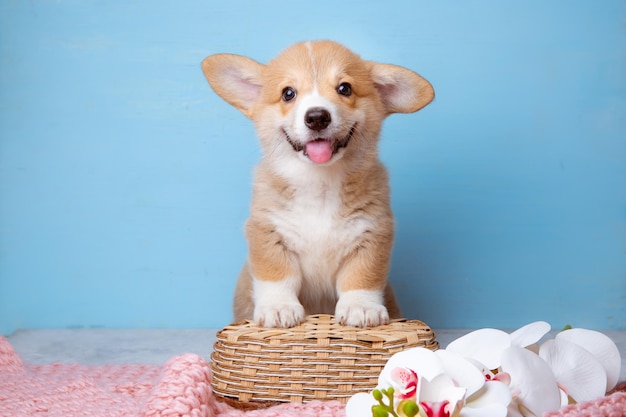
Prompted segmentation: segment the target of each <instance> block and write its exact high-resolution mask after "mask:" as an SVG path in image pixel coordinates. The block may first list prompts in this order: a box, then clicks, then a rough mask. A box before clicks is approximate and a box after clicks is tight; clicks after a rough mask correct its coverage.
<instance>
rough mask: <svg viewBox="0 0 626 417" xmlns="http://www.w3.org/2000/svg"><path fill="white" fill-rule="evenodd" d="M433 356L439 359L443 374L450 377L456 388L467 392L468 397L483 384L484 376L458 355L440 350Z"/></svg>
mask: <svg viewBox="0 0 626 417" xmlns="http://www.w3.org/2000/svg"><path fill="white" fill-rule="evenodd" d="M435 355H437V356H438V357H439V359H441V362H442V363H443V366H444V368H445V373H446V374H447V375H450V377H452V379H453V380H454V382H455V383H456V384H457V385H458V386H460V387H464V388H465V389H466V390H467V394H466V395H467V396H468V397H469V396H471V395H472V394H474V393H475V392H476V391H478V390H479V389H481V388H482V386H483V385H484V384H485V376H484V375H483V373H482V372H481V371H480V369H478V368H477V367H476V366H474V364H472V363H471V362H470V361H468V360H467V359H465V358H464V357H463V356H461V355H459V354H458V353H454V352H450V351H447V350H444V349H440V350H438V351H436V352H435Z"/></svg>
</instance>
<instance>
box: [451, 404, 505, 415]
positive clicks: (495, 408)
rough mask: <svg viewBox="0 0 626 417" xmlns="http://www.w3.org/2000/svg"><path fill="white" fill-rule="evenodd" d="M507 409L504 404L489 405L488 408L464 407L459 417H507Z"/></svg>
mask: <svg viewBox="0 0 626 417" xmlns="http://www.w3.org/2000/svg"><path fill="white" fill-rule="evenodd" d="M506 416H507V408H506V406H504V405H502V404H489V405H488V406H486V407H481V408H472V407H463V409H461V413H460V414H459V417H506Z"/></svg>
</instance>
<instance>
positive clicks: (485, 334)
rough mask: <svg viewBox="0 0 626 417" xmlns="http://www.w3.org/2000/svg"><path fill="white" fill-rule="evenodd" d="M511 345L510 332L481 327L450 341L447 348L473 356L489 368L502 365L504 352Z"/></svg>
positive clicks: (463, 354) (469, 356)
mask: <svg viewBox="0 0 626 417" xmlns="http://www.w3.org/2000/svg"><path fill="white" fill-rule="evenodd" d="M509 346H511V337H510V336H509V334H508V333H506V332H503V331H502V330H496V329H480V330H475V331H473V332H471V333H468V334H466V335H465V336H461V337H459V338H458V339H456V340H453V341H452V342H450V344H449V345H448V347H446V350H448V351H450V352H455V353H458V354H460V355H462V356H465V357H468V358H473V359H475V360H477V361H478V362H480V363H483V364H485V365H486V366H487V367H488V368H489V369H496V368H499V367H500V361H501V358H502V352H503V351H504V350H505V349H507V348H508V347H509Z"/></svg>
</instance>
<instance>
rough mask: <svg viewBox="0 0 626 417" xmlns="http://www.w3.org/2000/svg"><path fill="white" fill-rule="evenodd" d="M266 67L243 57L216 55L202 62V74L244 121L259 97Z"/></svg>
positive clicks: (249, 115) (250, 113)
mask: <svg viewBox="0 0 626 417" xmlns="http://www.w3.org/2000/svg"><path fill="white" fill-rule="evenodd" d="M264 67H265V66H264V65H263V64H259V63H258V62H256V61H254V60H252V59H250V58H246V57H244V56H239V55H232V54H217V55H211V56H208V57H206V58H205V59H204V61H202V72H204V76H205V77H206V79H207V81H208V82H209V84H210V85H211V88H213V90H214V91H215V92H216V93H217V94H218V95H219V96H220V97H222V98H223V99H224V100H226V101H227V102H228V103H230V104H231V105H233V106H234V107H236V108H237V109H239V110H240V111H241V112H242V113H243V114H245V115H246V116H247V117H251V115H252V107H253V106H254V103H255V102H256V101H257V99H258V98H259V95H260V94H261V73H262V71H263V68H264Z"/></svg>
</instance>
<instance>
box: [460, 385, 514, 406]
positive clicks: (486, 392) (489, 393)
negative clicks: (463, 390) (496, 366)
mask: <svg viewBox="0 0 626 417" xmlns="http://www.w3.org/2000/svg"><path fill="white" fill-rule="evenodd" d="M510 402H511V389H510V388H509V387H508V385H506V384H503V383H502V382H499V381H490V382H487V383H486V384H485V386H484V387H483V389H481V390H480V391H478V392H477V393H475V394H474V395H473V396H472V397H469V398H468V399H467V401H466V406H467V407H472V408H481V407H486V406H488V405H491V404H500V405H502V406H503V407H504V408H505V409H506V407H507V406H508V405H509V403H510Z"/></svg>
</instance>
